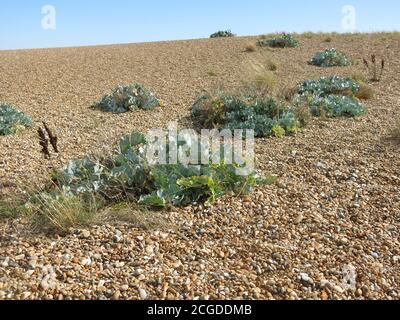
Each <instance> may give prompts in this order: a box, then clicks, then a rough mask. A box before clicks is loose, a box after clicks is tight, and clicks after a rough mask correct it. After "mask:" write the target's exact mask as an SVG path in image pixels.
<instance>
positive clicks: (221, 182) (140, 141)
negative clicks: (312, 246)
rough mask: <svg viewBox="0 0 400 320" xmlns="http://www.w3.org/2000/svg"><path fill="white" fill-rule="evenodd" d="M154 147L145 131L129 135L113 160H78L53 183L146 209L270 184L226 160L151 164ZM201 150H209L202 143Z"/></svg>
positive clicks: (67, 190) (72, 193)
mask: <svg viewBox="0 0 400 320" xmlns="http://www.w3.org/2000/svg"><path fill="white" fill-rule="evenodd" d="M166 138H167V136H166ZM193 140H194V138H193V137H188V138H187V139H186V140H184V141H182V142H181V143H179V144H178V152H182V148H184V147H187V146H190V144H191V143H193V142H191V141H193ZM167 141H168V140H167ZM170 144H171V141H169V142H168V144H167V145H166V146H165V148H166V149H169V148H170ZM149 146H151V144H149V142H148V141H146V139H145V137H144V136H143V135H142V134H141V133H133V134H132V135H129V136H125V137H123V138H122V139H121V141H120V143H119V145H118V146H117V148H116V150H115V152H114V153H113V154H112V155H111V156H109V157H107V158H103V159H98V158H95V157H87V158H85V159H83V160H74V161H71V162H70V163H69V164H68V165H67V166H66V167H65V168H64V169H62V170H59V171H56V172H54V174H53V180H54V183H55V185H56V186H57V188H58V189H60V190H62V191H63V193H64V194H66V195H69V196H71V197H75V196H82V195H87V194H89V195H93V194H96V195H98V196H101V197H102V198H103V199H104V200H105V201H106V202H118V201H125V200H126V199H137V200H138V203H139V204H142V205H148V206H154V207H163V206H166V205H169V204H170V205H173V206H181V205H188V204H191V203H198V202H207V203H212V202H214V201H215V200H216V199H217V198H218V197H220V196H222V195H224V194H226V193H227V192H229V191H233V192H235V193H237V194H247V193H249V192H251V191H252V190H253V188H254V187H255V186H256V185H257V184H260V183H264V182H268V181H269V180H264V178H263V177H262V176H261V175H260V174H259V173H257V172H256V171H253V172H250V173H249V175H246V176H244V175H239V174H238V173H237V169H238V168H239V167H238V166H237V165H236V164H225V163H224V161H222V160H221V162H220V163H218V164H213V163H209V164H200V165H199V164H193V165H191V164H183V163H181V162H178V163H176V164H170V163H167V164H158V163H152V162H151V161H149V160H148V158H147V156H146V155H147V152H148V148H149ZM199 146H200V148H204V146H202V145H201V142H199Z"/></svg>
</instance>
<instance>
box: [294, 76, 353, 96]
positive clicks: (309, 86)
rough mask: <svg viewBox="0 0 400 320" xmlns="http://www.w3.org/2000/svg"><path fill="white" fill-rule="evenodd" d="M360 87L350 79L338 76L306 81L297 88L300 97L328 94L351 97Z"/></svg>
mask: <svg viewBox="0 0 400 320" xmlns="http://www.w3.org/2000/svg"><path fill="white" fill-rule="evenodd" d="M359 89H360V85H359V84H358V83H357V82H355V81H354V80H352V79H351V78H343V77H340V76H331V77H321V78H319V79H317V80H314V79H312V80H306V81H304V82H303V83H302V84H301V85H300V86H299V87H298V93H299V94H300V95H310V94H311V95H316V96H327V95H330V94H342V95H351V94H355V93H356V92H358V90H359Z"/></svg>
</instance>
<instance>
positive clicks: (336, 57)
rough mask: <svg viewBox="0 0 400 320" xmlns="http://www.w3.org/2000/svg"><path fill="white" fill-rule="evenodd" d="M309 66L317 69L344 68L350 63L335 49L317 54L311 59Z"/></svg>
mask: <svg viewBox="0 0 400 320" xmlns="http://www.w3.org/2000/svg"><path fill="white" fill-rule="evenodd" d="M310 64H312V65H314V66H318V67H325V68H327V67H346V66H349V65H350V64H351V63H350V61H349V59H347V57H346V55H345V54H344V53H343V52H340V51H337V50H336V49H326V50H325V51H321V52H317V53H316V54H315V56H314V57H313V58H312V59H311V61H310Z"/></svg>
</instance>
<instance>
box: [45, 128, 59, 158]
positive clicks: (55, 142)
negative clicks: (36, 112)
mask: <svg viewBox="0 0 400 320" xmlns="http://www.w3.org/2000/svg"><path fill="white" fill-rule="evenodd" d="M43 126H44V129H45V130H46V132H47V134H48V136H49V138H50V144H51V146H52V147H53V149H54V152H56V153H59V149H58V137H57V136H55V135H54V134H53V132H52V131H51V130H50V128H49V127H48V126H47V124H46V122H43Z"/></svg>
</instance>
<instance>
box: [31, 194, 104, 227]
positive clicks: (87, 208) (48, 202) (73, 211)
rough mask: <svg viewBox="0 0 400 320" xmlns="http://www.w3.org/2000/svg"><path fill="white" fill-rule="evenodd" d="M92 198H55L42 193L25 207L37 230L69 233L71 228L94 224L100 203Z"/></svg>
mask: <svg viewBox="0 0 400 320" xmlns="http://www.w3.org/2000/svg"><path fill="white" fill-rule="evenodd" d="M90 197H91V199H87V198H86V199H83V198H82V197H69V196H67V195H59V196H57V197H55V196H54V197H53V196H51V195H49V194H47V193H41V194H37V195H36V196H34V198H32V199H31V201H30V202H29V203H28V204H27V205H25V210H26V212H25V213H26V215H27V217H28V219H29V221H30V222H31V224H32V227H33V228H34V229H35V230H46V231H54V232H67V231H68V230H69V229H70V228H73V227H74V228H75V227H86V226H89V225H90V224H92V223H93V222H94V220H95V216H96V214H97V212H98V208H99V203H98V202H97V199H95V198H94V197H92V196H90Z"/></svg>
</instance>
